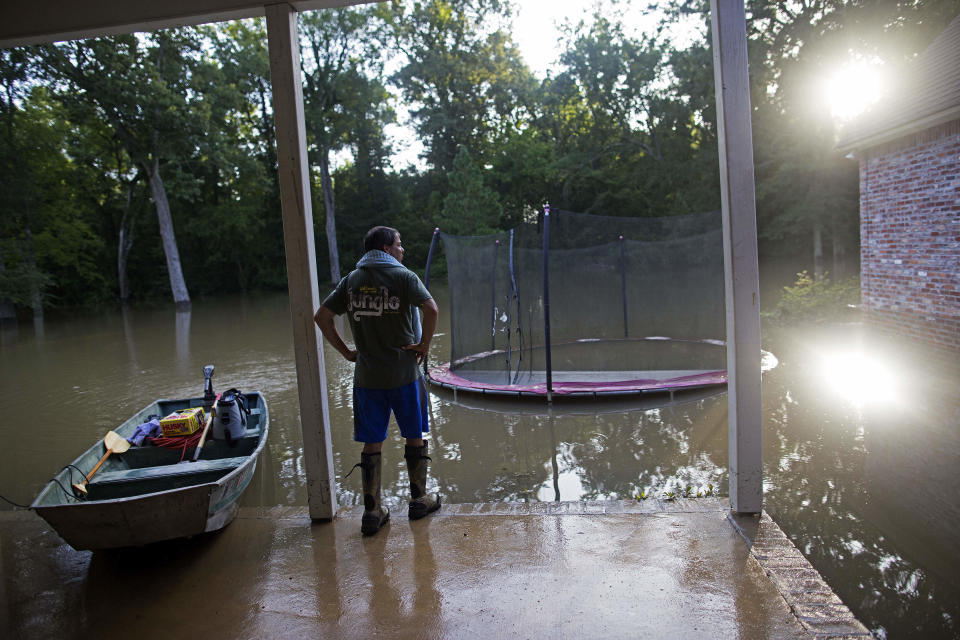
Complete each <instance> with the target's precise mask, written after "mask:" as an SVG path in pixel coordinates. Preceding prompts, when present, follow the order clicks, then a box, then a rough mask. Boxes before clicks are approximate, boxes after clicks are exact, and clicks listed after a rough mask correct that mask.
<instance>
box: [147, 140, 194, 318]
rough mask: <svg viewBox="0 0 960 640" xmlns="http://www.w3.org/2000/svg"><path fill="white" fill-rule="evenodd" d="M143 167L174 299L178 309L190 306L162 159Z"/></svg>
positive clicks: (155, 159) (156, 159)
mask: <svg viewBox="0 0 960 640" xmlns="http://www.w3.org/2000/svg"><path fill="white" fill-rule="evenodd" d="M143 168H144V170H145V171H146V173H147V175H148V176H149V177H150V193H151V194H152V195H153V202H154V204H155V205H156V207H157V220H158V221H159V222H160V239H161V241H162V242H163V253H164V255H165V256H166V258H167V273H168V274H169V276H170V290H171V291H172V292H173V301H174V303H176V305H177V308H178V309H189V308H190V294H189V293H188V292H187V283H186V282H185V281H184V279H183V271H182V269H181V268H180V252H179V251H178V250H177V237H176V235H175V234H174V232H173V217H172V216H171V215H170V203H169V202H168V201H167V190H166V188H165V187H164V186H163V179H162V178H161V177H160V161H159V159H158V158H156V157H155V158H154V160H153V165H152V166H151V165H149V164H147V163H146V162H144V163H143Z"/></svg>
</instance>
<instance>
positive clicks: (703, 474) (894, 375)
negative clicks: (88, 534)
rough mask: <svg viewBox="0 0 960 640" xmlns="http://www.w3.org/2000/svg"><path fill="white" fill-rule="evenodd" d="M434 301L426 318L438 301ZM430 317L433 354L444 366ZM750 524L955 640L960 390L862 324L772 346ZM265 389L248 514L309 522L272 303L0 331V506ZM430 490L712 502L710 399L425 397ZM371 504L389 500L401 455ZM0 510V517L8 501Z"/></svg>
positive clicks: (888, 621) (340, 389) (869, 609)
mask: <svg viewBox="0 0 960 640" xmlns="http://www.w3.org/2000/svg"><path fill="white" fill-rule="evenodd" d="M436 295H437V299H438V302H439V303H440V305H441V312H442V311H443V307H444V303H445V299H446V296H445V294H444V291H443V289H442V285H441V286H440V287H437V292H436ZM444 320H445V315H444V316H443V317H442V319H441V325H440V327H439V330H438V331H439V333H438V336H437V339H436V340H435V342H434V345H433V351H432V353H433V355H434V357H435V358H437V359H441V360H444V361H445V360H447V359H448V348H449V347H448V344H447V342H446V336H447V335H449V327H448V326H446V325H445V322H444ZM764 348H765V349H767V350H770V351H772V352H774V353H775V354H776V356H777V357H778V359H779V361H780V364H779V366H778V367H777V368H776V369H774V370H773V371H771V372H769V373H768V374H766V375H765V377H764V387H763V393H764V399H763V403H764V463H765V508H766V510H767V511H768V512H769V513H770V514H771V515H772V516H773V517H774V519H776V520H777V522H778V523H779V524H780V526H781V527H782V528H783V529H784V530H785V531H786V532H787V534H788V535H789V536H790V537H791V539H792V540H793V541H794V543H795V544H796V545H797V547H798V548H800V549H801V550H802V551H803V552H804V553H805V554H806V555H807V557H808V558H809V559H810V561H811V562H812V563H813V564H814V566H815V567H816V568H817V569H818V570H819V571H820V572H821V573H822V574H823V576H824V577H825V578H826V579H827V581H828V582H829V583H830V585H831V586H833V587H834V589H835V590H836V591H837V593H838V595H840V597H841V598H843V600H844V602H846V603H847V604H848V605H849V606H850V607H851V608H852V609H853V611H854V613H855V614H856V615H857V616H858V618H860V620H862V621H863V622H864V623H865V624H866V625H867V626H868V627H870V628H871V630H873V631H874V633H876V634H877V635H878V636H879V637H890V638H897V637H927V638H936V637H943V638H950V637H960V578H958V576H960V542H958V540H960V538H958V536H957V530H958V527H960V506H958V502H957V496H958V495H960V479H958V478H960V475H958V471H960V399H958V394H957V389H958V382H960V374H958V370H957V366H956V364H955V363H953V362H951V360H950V359H949V358H944V357H942V356H939V355H938V354H936V353H935V352H927V351H922V350H909V349H904V348H895V347H894V346H893V343H892V342H891V341H890V340H884V339H882V338H877V337H870V335H869V334H867V333H866V332H865V331H864V330H863V328H862V327H861V326H860V325H858V324H847V325H831V326H823V327H812V328H809V329H808V330H806V331H805V332H804V333H802V334H800V333H786V332H782V331H770V332H768V333H767V334H765V336H764ZM325 355H326V367H327V380H328V384H329V390H328V391H329V397H330V417H331V421H332V424H333V451H334V464H335V467H336V470H335V471H336V475H337V479H338V481H339V482H340V486H339V489H338V498H339V500H340V503H341V504H358V503H359V502H360V501H361V500H360V496H359V492H360V480H359V476H358V474H354V475H353V476H351V477H350V478H348V479H347V480H346V481H341V479H342V477H343V475H344V473H346V472H347V471H349V469H350V468H351V467H352V466H353V464H354V463H355V462H356V461H358V458H359V455H358V451H359V448H358V446H357V445H356V444H355V443H354V442H352V431H351V430H352V412H351V409H350V388H351V375H352V369H351V367H352V365H350V364H349V363H347V362H345V361H344V360H343V359H342V358H340V357H339V356H338V355H337V354H336V353H335V352H334V351H332V350H331V349H329V348H326V351H325ZM209 363H213V364H215V365H216V374H215V378H214V380H215V383H216V386H217V388H218V389H225V388H227V387H231V386H235V387H238V388H240V389H241V390H259V391H261V392H263V393H264V395H265V397H266V399H267V401H268V403H269V405H270V413H271V434H270V442H269V443H268V446H267V450H266V451H265V452H264V455H263V456H262V458H261V459H260V463H259V466H258V469H257V474H256V476H255V478H254V480H253V482H252V484H251V486H250V488H249V489H248V490H247V492H246V493H245V494H244V496H243V498H242V504H243V505H244V506H273V505H306V502H307V496H306V488H305V472H304V468H303V456H302V451H301V445H302V439H301V434H300V431H299V407H298V403H297V393H296V374H295V370H294V362H293V346H292V338H291V325H290V317H289V308H288V304H287V299H286V296H284V295H273V296H262V297H256V298H240V297H234V298H218V299H210V300H199V301H195V302H194V306H193V310H192V311H191V312H189V313H186V314H184V313H181V314H177V313H175V312H174V311H172V310H169V309H135V310H130V311H128V312H126V313H119V312H117V313H106V314H101V315H90V316H81V317H75V318H72V319H69V320H67V319H52V320H51V319H48V320H47V322H46V323H45V324H44V325H43V327H42V330H41V331H38V330H37V328H35V327H34V326H32V325H29V324H26V325H24V324H21V325H20V326H18V327H6V328H3V329H2V331H0V411H2V415H3V418H4V419H3V422H2V424H0V430H2V437H3V441H4V443H5V446H4V451H5V456H4V464H3V465H0V494H3V495H4V496H6V497H8V498H11V499H14V500H18V501H20V502H29V501H30V500H32V498H33V497H34V496H36V494H37V493H38V492H39V491H40V489H41V488H42V486H43V485H44V484H45V482H46V481H47V480H48V479H49V478H50V477H51V476H52V475H53V474H54V473H55V472H57V471H58V470H59V469H60V468H62V467H63V466H64V465H65V464H66V463H67V462H69V461H70V460H72V459H73V458H74V457H76V456H77V455H78V454H79V453H80V452H81V451H82V450H84V449H86V448H87V447H89V446H90V444H92V443H93V442H94V441H96V440H98V439H100V438H102V437H103V435H104V434H105V433H106V432H107V431H108V430H109V429H111V428H112V427H114V426H116V425H117V424H119V423H120V422H122V421H123V420H124V419H126V418H127V417H129V416H130V415H132V414H133V413H134V412H135V411H136V410H138V409H140V408H141V407H143V406H145V405H147V404H148V403H150V402H152V401H153V400H154V399H156V398H158V397H170V398H173V397H183V396H192V395H199V394H200V393H201V391H202V384H203V377H202V373H201V368H202V366H203V365H205V364H209ZM430 417H431V425H432V426H431V429H432V444H431V447H432V451H431V456H432V458H433V464H432V469H431V476H432V478H431V482H432V483H433V484H434V486H435V487H436V489H437V490H439V491H440V492H441V493H442V494H443V495H444V497H445V499H446V501H448V502H451V503H455V502H482V501H489V502H497V501H552V500H580V499H608V498H609V499H623V498H627V499H629V498H632V497H634V496H637V495H638V494H646V495H648V496H652V497H664V496H667V495H668V494H669V493H671V492H672V493H675V494H679V493H682V492H684V491H686V488H687V487H688V486H689V487H690V491H691V492H693V493H697V492H708V491H710V487H711V486H712V487H713V490H714V491H718V492H719V493H721V494H723V495H725V494H726V492H727V467H726V465H727V398H726V395H725V393H724V392H722V391H720V392H702V393H698V394H693V395H687V396H679V397H677V398H675V399H674V400H673V401H670V400H669V398H653V399H644V400H642V401H641V400H637V399H635V400H625V401H624V400H621V401H616V402H607V403H602V404H595V403H584V402H578V403H557V404H556V405H555V406H554V407H553V408H551V409H547V408H546V407H545V406H544V405H543V404H542V403H539V402H535V401H534V402H515V401H493V400H489V399H480V398H473V397H470V396H467V395H464V394H459V395H458V396H457V398H456V399H454V397H453V395H452V394H450V393H448V392H438V393H432V394H431V395H430ZM384 451H385V459H384V471H383V482H384V494H385V496H386V497H387V499H388V500H390V501H394V502H400V501H402V500H403V498H404V496H405V495H406V487H405V485H406V472H405V466H404V462H403V454H402V442H401V440H400V438H399V436H398V435H397V434H396V433H395V430H394V431H393V432H392V435H391V438H390V439H389V440H388V442H387V444H386V445H385V448H384ZM2 508H7V507H6V505H4V506H3V507H2Z"/></svg>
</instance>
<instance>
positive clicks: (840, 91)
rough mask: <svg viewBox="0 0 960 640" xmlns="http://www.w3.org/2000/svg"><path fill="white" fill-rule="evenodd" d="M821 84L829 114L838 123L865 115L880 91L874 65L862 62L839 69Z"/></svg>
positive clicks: (878, 72) (880, 86)
mask: <svg viewBox="0 0 960 640" xmlns="http://www.w3.org/2000/svg"><path fill="white" fill-rule="evenodd" d="M825 84H826V86H825V89H824V90H825V92H826V97H827V100H828V102H829V104H830V113H831V114H832V115H833V117H834V118H836V119H838V120H849V119H850V118H852V117H854V116H856V115H858V114H860V113H862V112H863V111H865V110H866V109H867V108H869V107H870V106H872V105H873V104H874V103H876V102H877V101H878V100H879V99H880V94H881V91H882V89H883V82H882V79H881V76H880V71H879V69H878V67H877V65H871V64H867V63H866V62H859V63H853V64H846V65H844V66H842V67H840V68H839V69H838V70H837V71H835V72H834V73H833V74H832V75H831V76H830V77H829V78H828V79H827V81H826V83H825Z"/></svg>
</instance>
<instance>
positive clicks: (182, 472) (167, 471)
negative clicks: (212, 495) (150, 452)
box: [90, 456, 250, 486]
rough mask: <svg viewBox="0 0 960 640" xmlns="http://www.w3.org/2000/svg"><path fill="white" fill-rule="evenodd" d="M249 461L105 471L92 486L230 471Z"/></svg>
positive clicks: (193, 463)
mask: <svg viewBox="0 0 960 640" xmlns="http://www.w3.org/2000/svg"><path fill="white" fill-rule="evenodd" d="M249 459H250V458H249V456H240V457H237V458H219V459H216V460H197V461H196V462H183V463H177V464H164V465H159V466H156V467H143V468H140V469H123V470H120V471H104V472H102V473H98V474H97V475H95V476H94V477H93V479H92V480H91V481H90V485H94V486H96V485H111V484H117V483H123V482H131V481H133V482H135V481H138V480H153V479H159V478H176V477H178V476H189V475H197V474H201V473H212V472H218V471H228V470H230V469H232V468H234V467H238V466H240V465H241V464H243V463H244V462H246V461H247V460H249Z"/></svg>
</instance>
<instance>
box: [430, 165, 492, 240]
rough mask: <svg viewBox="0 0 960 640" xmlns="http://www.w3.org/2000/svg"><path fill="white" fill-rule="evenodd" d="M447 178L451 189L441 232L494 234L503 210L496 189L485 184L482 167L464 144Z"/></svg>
mask: <svg viewBox="0 0 960 640" xmlns="http://www.w3.org/2000/svg"><path fill="white" fill-rule="evenodd" d="M448 181H449V184H450V189H449V191H448V192H447V195H446V197H445V198H444V199H443V211H442V212H441V214H440V218H439V225H440V229H441V231H444V232H446V233H453V234H456V235H466V236H476V235H486V234H488V233H494V232H495V231H496V230H497V228H498V227H499V225H500V215H501V213H502V211H503V209H502V208H501V206H500V202H499V198H498V197H497V194H496V192H495V191H493V189H490V188H489V187H487V186H486V185H484V184H483V170H482V169H481V168H480V167H478V166H477V165H476V163H474V161H473V159H472V158H471V157H470V152H469V151H467V148H466V147H464V146H461V147H460V148H459V149H458V150H457V157H456V158H455V159H454V161H453V170H452V171H451V172H450V174H449V175H448Z"/></svg>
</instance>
